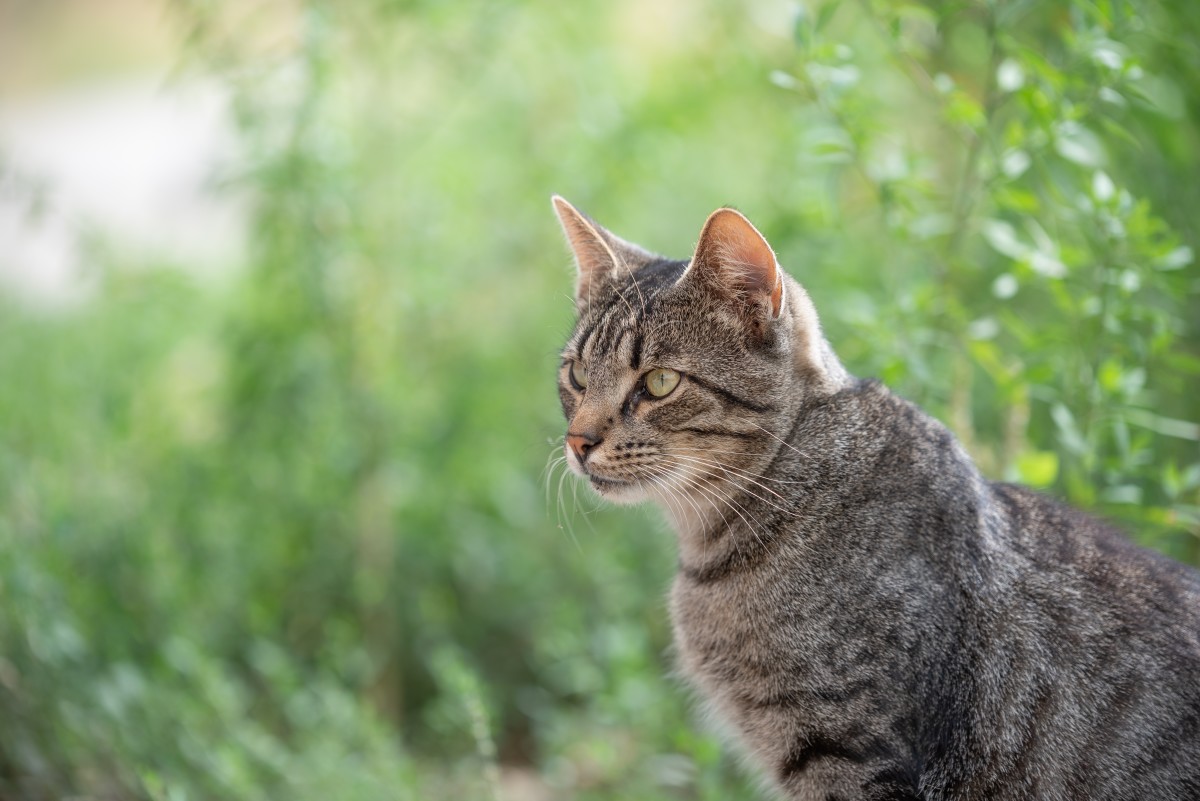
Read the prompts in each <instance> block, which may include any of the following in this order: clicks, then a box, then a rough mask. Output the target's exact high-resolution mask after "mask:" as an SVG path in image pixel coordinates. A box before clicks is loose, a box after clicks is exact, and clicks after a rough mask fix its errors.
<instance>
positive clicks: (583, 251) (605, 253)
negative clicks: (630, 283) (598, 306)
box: [550, 195, 653, 314]
mask: <svg viewBox="0 0 1200 801" xmlns="http://www.w3.org/2000/svg"><path fill="white" fill-rule="evenodd" d="M550 200H551V202H552V203H553V204H554V213H555V214H557V215H558V221H559V222H560V223H562V228H563V233H565V234H566V235H567V242H568V243H569V244H570V245H571V250H572V251H573V252H574V254H575V264H576V266H577V267H578V268H579V278H578V280H577V281H576V283H575V308H576V309H577V310H578V311H579V313H580V314H582V313H583V312H584V310H585V309H587V307H588V303H589V302H590V301H591V299H592V298H593V297H595V296H597V295H599V294H600V292H601V291H602V290H603V288H604V287H605V285H607V284H609V283H612V282H614V281H615V280H616V279H617V278H619V277H620V275H621V273H622V272H623V271H626V270H628V271H630V272H632V271H634V270H636V269H637V268H638V267H640V266H641V265H642V264H644V263H646V262H647V261H649V260H651V259H652V258H653V255H652V254H650V253H649V252H648V251H645V250H643V249H642V248H640V247H638V246H637V245H634V244H632V243H630V242H626V241H625V240H624V239H621V237H619V236H617V235H616V234H614V233H612V232H611V231H608V230H606V229H605V228H604V226H602V225H600V224H599V223H598V222H596V221H595V220H593V219H591V218H590V217H588V216H587V215H586V214H584V213H583V212H581V211H580V210H579V209H577V208H575V207H574V206H572V205H571V204H570V203H568V202H567V201H566V200H565V199H564V198H562V197H560V196H559V195H554V196H553V197H551V198H550Z"/></svg>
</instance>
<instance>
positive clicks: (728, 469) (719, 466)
mask: <svg viewBox="0 0 1200 801" xmlns="http://www.w3.org/2000/svg"><path fill="white" fill-rule="evenodd" d="M671 458H675V459H686V460H689V461H691V462H694V463H696V464H701V465H705V466H707V467H715V468H717V469H718V470H721V471H723V472H725V473H726V474H729V473H732V474H733V475H735V476H737V477H738V478H741V479H743V480H745V481H749V482H750V483H751V484H753V485H754V486H756V487H759V488H761V489H762V490H764V491H766V492H769V493H770V494H772V495H774V496H775V497H776V498H778V499H779V500H780V501H782V502H784V503H787V502H788V499H787V498H785V497H783V496H782V495H780V494H779V493H778V492H776V491H775V490H773V489H771V488H770V487H768V486H766V485H765V484H760V483H759V482H758V481H755V480H754V479H753V478H751V477H750V476H749V475H745V474H743V473H741V472H740V471H738V470H737V469H736V468H732V467H728V466H726V465H723V464H721V463H720V462H715V461H712V460H709V459H701V458H699V457H695V456H685V455H683V454H672V456H671ZM743 489H744V488H743ZM747 491H749V490H747ZM751 494H754V493H751ZM755 497H758V496H757V495H755ZM759 500H761V501H762V502H763V503H766V504H769V505H771V506H773V507H774V508H776V509H779V511H781V512H787V511H789V510H787V509H783V508H780V507H779V506H776V505H775V504H774V503H772V502H771V501H769V500H767V499H766V498H759Z"/></svg>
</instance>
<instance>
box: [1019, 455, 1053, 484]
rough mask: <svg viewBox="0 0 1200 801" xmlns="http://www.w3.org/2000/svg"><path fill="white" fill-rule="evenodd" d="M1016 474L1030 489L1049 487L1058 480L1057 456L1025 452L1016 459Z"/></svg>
mask: <svg viewBox="0 0 1200 801" xmlns="http://www.w3.org/2000/svg"><path fill="white" fill-rule="evenodd" d="M1017 474H1018V475H1019V476H1020V477H1021V481H1022V482H1024V483H1026V484H1028V485H1029V486H1031V487H1049V486H1050V485H1051V484H1053V483H1054V480H1055V479H1056V478H1058V454H1057V453H1055V452H1054V451H1026V452H1025V453H1022V454H1021V455H1020V456H1018V457H1017Z"/></svg>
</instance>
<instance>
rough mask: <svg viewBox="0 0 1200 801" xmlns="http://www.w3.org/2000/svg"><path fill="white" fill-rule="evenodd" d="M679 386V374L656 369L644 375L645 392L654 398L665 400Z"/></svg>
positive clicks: (659, 368)
mask: <svg viewBox="0 0 1200 801" xmlns="http://www.w3.org/2000/svg"><path fill="white" fill-rule="evenodd" d="M677 386H679V373H677V372H675V371H674V370H668V369H667V368H665V367H657V368H655V369H653V370H651V371H650V372H648V373H646V391H647V392H649V393H650V394H651V395H653V396H654V397H656V398H665V397H667V396H668V395H670V394H671V392H672V391H674V389H675V387H677Z"/></svg>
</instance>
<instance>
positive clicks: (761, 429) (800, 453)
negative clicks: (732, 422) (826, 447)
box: [750, 420, 811, 459]
mask: <svg viewBox="0 0 1200 801" xmlns="http://www.w3.org/2000/svg"><path fill="white" fill-rule="evenodd" d="M750 425H752V426H754V427H755V428H757V429H758V430H759V431H762V432H763V433H764V434H768V435H770V436H772V437H774V438H775V439H776V440H778V441H779V442H780V443H781V444H782V445H784V446H786V447H788V448H790V449H791V450H792V451H793V452H794V453H795V454H796V455H797V456H799V457H801V458H803V459H809V458H811V457H810V456H809V455H808V454H807V453H805V452H804V451H802V450H800V449H799V448H797V447H796V446H795V445H792V443H790V442H788V441H787V440H785V439H784V438H783V437H781V436H779V435H778V434H776V433H775V432H774V431H771V430H770V429H766V428H763V427H762V426H760V425H759V424H758V423H756V422H754V421H753V420H751V421H750Z"/></svg>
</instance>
